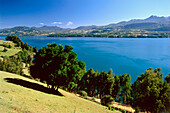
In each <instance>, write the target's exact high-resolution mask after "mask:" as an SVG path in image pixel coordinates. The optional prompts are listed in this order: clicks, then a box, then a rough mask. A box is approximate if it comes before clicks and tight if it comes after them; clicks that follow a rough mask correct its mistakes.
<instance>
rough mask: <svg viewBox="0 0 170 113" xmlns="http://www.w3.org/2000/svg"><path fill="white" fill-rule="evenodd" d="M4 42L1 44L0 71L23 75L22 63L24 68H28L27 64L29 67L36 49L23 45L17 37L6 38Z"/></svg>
mask: <svg viewBox="0 0 170 113" xmlns="http://www.w3.org/2000/svg"><path fill="white" fill-rule="evenodd" d="M6 40H7V41H6V42H5V41H3V43H2V44H1V46H3V47H4V50H3V51H2V52H3V53H2V54H1V60H0V70H2V71H7V72H11V73H15V74H19V75H23V67H24V66H23V63H25V64H26V66H28V64H29V65H31V64H32V60H33V54H34V52H36V51H37V49H36V47H32V46H30V45H28V44H27V43H25V44H24V43H23V42H22V40H21V39H20V38H19V37H17V36H7V37H6ZM11 41H12V42H13V43H12V42H11ZM14 50H18V51H14ZM12 51H13V52H12Z"/></svg>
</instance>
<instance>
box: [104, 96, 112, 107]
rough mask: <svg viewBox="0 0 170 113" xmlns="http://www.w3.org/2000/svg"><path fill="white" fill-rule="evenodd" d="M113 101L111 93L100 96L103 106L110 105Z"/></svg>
mask: <svg viewBox="0 0 170 113" xmlns="http://www.w3.org/2000/svg"><path fill="white" fill-rule="evenodd" d="M112 101H113V98H112V96H111V95H104V96H103V97H102V98H101V104H102V105H104V106H108V107H109V106H110V105H111V103H112Z"/></svg>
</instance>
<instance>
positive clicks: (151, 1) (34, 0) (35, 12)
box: [0, 0, 170, 28]
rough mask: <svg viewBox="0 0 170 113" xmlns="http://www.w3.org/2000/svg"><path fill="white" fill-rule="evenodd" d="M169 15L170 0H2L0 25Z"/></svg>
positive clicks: (75, 23)
mask: <svg viewBox="0 0 170 113" xmlns="http://www.w3.org/2000/svg"><path fill="white" fill-rule="evenodd" d="M151 15H157V16H169V15H170V0H0V28H9V27H14V26H30V27H32V26H43V25H50V26H52V25H53V26H54V25H56V26H59V27H64V28H75V27H77V26H87V25H107V24H111V23H117V22H120V21H127V20H130V19H144V18H147V17H149V16H151Z"/></svg>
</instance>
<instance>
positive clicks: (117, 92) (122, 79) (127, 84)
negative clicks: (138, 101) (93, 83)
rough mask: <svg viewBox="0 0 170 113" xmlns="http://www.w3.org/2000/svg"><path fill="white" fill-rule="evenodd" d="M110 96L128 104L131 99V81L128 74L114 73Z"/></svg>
mask: <svg viewBox="0 0 170 113" xmlns="http://www.w3.org/2000/svg"><path fill="white" fill-rule="evenodd" d="M114 78H115V83H114V86H113V91H112V96H113V98H114V99H115V101H118V102H123V103H125V104H130V103H131V101H132V99H133V98H132V83H131V76H130V75H129V74H123V75H119V76H118V75H116V76H115V77H114Z"/></svg>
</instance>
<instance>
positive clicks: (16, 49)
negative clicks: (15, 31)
mask: <svg viewBox="0 0 170 113" xmlns="http://www.w3.org/2000/svg"><path fill="white" fill-rule="evenodd" d="M0 44H6V45H11V48H6V49H7V51H6V52H2V51H3V50H4V47H3V46H0V51H1V52H0V56H13V55H15V54H16V53H18V52H19V51H21V48H20V47H15V44H14V43H13V42H12V41H3V40H0Z"/></svg>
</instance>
